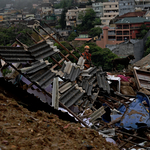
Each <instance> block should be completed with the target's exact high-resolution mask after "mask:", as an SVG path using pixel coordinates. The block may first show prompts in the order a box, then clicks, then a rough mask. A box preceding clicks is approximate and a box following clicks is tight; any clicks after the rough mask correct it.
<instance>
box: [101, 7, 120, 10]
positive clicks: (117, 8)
mask: <svg viewBox="0 0 150 150" xmlns="http://www.w3.org/2000/svg"><path fill="white" fill-rule="evenodd" d="M103 10H119V7H108V8H103Z"/></svg>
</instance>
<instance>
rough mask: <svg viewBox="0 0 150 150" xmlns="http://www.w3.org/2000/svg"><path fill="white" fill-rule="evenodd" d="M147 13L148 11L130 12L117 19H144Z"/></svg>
mask: <svg viewBox="0 0 150 150" xmlns="http://www.w3.org/2000/svg"><path fill="white" fill-rule="evenodd" d="M145 13H146V11H137V12H128V13H126V14H124V15H121V16H119V17H117V18H118V19H120V18H125V17H143V16H144V15H145Z"/></svg>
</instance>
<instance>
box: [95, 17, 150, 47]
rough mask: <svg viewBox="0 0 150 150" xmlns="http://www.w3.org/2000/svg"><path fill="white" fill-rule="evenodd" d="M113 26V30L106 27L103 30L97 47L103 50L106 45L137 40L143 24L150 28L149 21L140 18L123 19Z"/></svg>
mask: <svg viewBox="0 0 150 150" xmlns="http://www.w3.org/2000/svg"><path fill="white" fill-rule="evenodd" d="M115 24H116V27H114V28H111V27H107V26H105V27H104V28H103V33H102V34H101V35H100V39H98V40H97V41H96V44H97V45H98V46H100V47H102V48H105V47H106V45H116V44H120V43H122V42H124V41H128V40H130V39H137V38H139V37H140V34H139V33H140V30H141V29H140V27H141V25H143V24H145V25H146V26H147V27H150V20H147V19H145V18H142V17H130V18H123V19H121V20H119V21H117V22H116V23H115Z"/></svg>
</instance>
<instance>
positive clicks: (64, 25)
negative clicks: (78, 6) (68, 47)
mask: <svg viewBox="0 0 150 150" xmlns="http://www.w3.org/2000/svg"><path fill="white" fill-rule="evenodd" d="M66 12H67V9H66V8H64V10H63V11H62V14H61V18H60V20H59V24H60V25H61V28H62V30H63V29H65V28H66Z"/></svg>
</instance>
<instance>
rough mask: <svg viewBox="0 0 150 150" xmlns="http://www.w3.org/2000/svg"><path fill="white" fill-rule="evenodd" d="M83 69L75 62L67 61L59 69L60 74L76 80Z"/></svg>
mask: <svg viewBox="0 0 150 150" xmlns="http://www.w3.org/2000/svg"><path fill="white" fill-rule="evenodd" d="M81 72H82V69H80V67H79V66H77V65H76V64H74V63H71V62H65V63H63V66H62V68H61V70H60V71H59V73H58V74H59V75H60V76H61V77H64V78H65V79H67V80H70V81H75V80H76V78H77V77H78V76H79V75H80V74H81Z"/></svg>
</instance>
